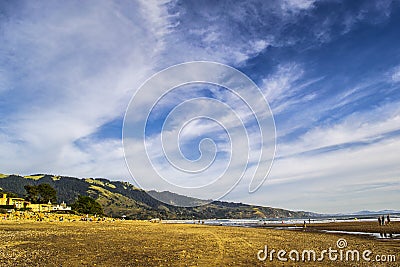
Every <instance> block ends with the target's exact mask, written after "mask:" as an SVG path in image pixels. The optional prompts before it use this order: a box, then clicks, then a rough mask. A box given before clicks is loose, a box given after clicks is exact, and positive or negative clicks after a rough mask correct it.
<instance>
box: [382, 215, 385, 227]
mask: <svg viewBox="0 0 400 267" xmlns="http://www.w3.org/2000/svg"><path fill="white" fill-rule="evenodd" d="M382 225H385V215H382Z"/></svg>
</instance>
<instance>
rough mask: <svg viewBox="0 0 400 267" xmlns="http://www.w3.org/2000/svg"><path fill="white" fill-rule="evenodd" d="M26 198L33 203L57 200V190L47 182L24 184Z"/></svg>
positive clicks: (54, 201)
mask: <svg viewBox="0 0 400 267" xmlns="http://www.w3.org/2000/svg"><path fill="white" fill-rule="evenodd" d="M24 188H25V190H26V193H27V195H26V199H27V200H28V201H30V202H31V203H35V204H46V203H48V202H49V201H50V202H52V203H56V202H57V191H56V190H55V189H54V188H53V187H51V185H49V184H39V185H25V186H24Z"/></svg>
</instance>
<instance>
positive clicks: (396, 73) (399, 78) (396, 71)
mask: <svg viewBox="0 0 400 267" xmlns="http://www.w3.org/2000/svg"><path fill="white" fill-rule="evenodd" d="M391 78H392V81H393V82H395V83H397V82H400V66H397V67H395V68H393V70H392V75H391Z"/></svg>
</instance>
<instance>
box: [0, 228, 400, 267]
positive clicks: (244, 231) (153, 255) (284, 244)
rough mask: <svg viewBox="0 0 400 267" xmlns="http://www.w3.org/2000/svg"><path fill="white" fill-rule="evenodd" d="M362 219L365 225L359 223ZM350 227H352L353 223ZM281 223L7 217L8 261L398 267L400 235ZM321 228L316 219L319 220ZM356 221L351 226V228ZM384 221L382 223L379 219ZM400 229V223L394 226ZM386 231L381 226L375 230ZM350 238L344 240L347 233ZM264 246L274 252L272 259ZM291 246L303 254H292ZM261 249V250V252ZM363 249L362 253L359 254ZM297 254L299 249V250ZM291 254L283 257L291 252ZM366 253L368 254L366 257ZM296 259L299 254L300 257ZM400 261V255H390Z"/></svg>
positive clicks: (0, 233) (4, 245)
mask: <svg viewBox="0 0 400 267" xmlns="http://www.w3.org/2000/svg"><path fill="white" fill-rule="evenodd" d="M357 225H358V227H359V228H358V229H356V228H357ZM328 226H330V228H332V229H333V228H334V229H341V230H345V229H350V228H351V230H353V231H355V230H357V231H365V230H366V229H372V228H371V227H373V225H372V224H371V225H369V224H368V223H357V224H352V225H348V224H343V225H341V224H340V223H332V224H329V225H326V226H323V225H318V227H320V228H321V227H325V228H326V227H328ZM350 226H351V227H350ZM312 227H313V226H312V225H310V226H309V227H308V228H307V229H308V230H306V231H293V230H276V229H271V228H244V227H225V226H206V225H187V224H163V223H151V222H147V221H115V222H81V221H75V222H67V221H64V222H32V221H30V222H27V221H3V222H1V223H0V239H1V240H2V242H1V244H0V265H1V266H398V265H399V261H400V241H399V240H390V239H384V240H380V239H374V238H368V237H363V236H357V235H347V234H329V233H320V232H315V231H312V230H311V228H312ZM315 227H316V226H315ZM349 227H350V228H349ZM376 227H379V226H376ZM387 228H390V229H392V230H393V232H394V233H399V232H400V231H399V230H400V223H398V222H396V223H393V224H392V225H391V226H388V227H387ZM375 230H379V229H374V231H375ZM338 239H345V242H346V246H345V247H343V249H342V250H343V253H346V250H358V251H360V253H362V252H363V251H364V250H370V251H371V252H372V254H371V255H369V257H368V258H369V259H370V261H369V262H367V261H365V260H363V259H360V261H346V260H345V259H343V260H342V261H339V259H340V255H339V248H338V243H337V242H338ZM342 241H343V240H342ZM265 246H267V248H268V252H267V254H268V257H266V259H265V260H260V259H258V257H259V258H261V259H263V257H264V252H265ZM330 247H331V248H332V249H336V250H338V255H337V257H338V259H337V260H335V261H332V260H330V259H329V258H328V256H327V255H325V257H324V259H323V260H322V261H317V260H315V261H313V260H312V258H311V261H306V262H303V261H301V253H302V251H303V250H315V251H316V253H317V258H318V257H319V256H320V253H321V251H323V250H328V249H329V248H330ZM273 249H274V250H275V251H278V250H285V251H286V252H287V254H286V255H285V257H286V259H287V260H288V261H286V262H284V261H281V260H278V258H277V255H276V253H275V254H273V258H272V260H270V258H269V256H270V255H269V252H270V251H271V250H273ZM292 250H297V251H299V252H300V260H299V261H293V260H291V259H290V258H288V254H289V252H290V251H292ZM257 254H259V255H258V257H257ZM360 255H361V254H360ZM376 255H383V256H385V257H384V258H385V259H386V261H388V258H387V255H395V257H396V260H397V262H385V263H381V262H380V263H377V262H375V259H376V258H375V256H376ZM292 256H295V254H292ZM285 257H284V258H285ZM360 257H361V256H360ZM294 259H296V258H295V257H294ZM391 261H393V259H391Z"/></svg>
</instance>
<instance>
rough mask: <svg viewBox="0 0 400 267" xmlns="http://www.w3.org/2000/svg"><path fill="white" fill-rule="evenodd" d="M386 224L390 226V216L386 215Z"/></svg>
mask: <svg viewBox="0 0 400 267" xmlns="http://www.w3.org/2000/svg"><path fill="white" fill-rule="evenodd" d="M386 222H387V224H390V214H388V215H387V217H386Z"/></svg>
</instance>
